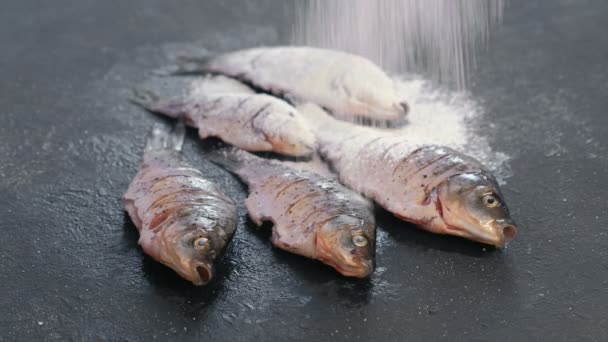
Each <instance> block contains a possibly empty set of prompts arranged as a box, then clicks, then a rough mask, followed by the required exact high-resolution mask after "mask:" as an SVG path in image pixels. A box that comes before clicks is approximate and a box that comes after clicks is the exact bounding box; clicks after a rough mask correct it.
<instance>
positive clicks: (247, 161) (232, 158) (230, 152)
mask: <svg viewBox="0 0 608 342" xmlns="http://www.w3.org/2000/svg"><path fill="white" fill-rule="evenodd" d="M205 156H206V157H207V158H208V159H209V160H210V161H211V162H212V163H214V164H217V165H219V166H221V167H223V168H225V169H226V170H228V171H230V172H232V173H235V174H237V175H239V176H243V177H245V178H249V177H248V176H249V175H248V173H249V172H250V171H252V170H260V169H263V168H264V166H265V165H267V161H266V160H265V159H263V158H260V157H258V156H255V155H253V154H251V153H249V152H247V151H244V150H242V149H240V148H237V147H232V146H224V147H219V148H215V149H213V150H212V151H210V152H208V153H207V154H205ZM246 170H249V171H246Z"/></svg>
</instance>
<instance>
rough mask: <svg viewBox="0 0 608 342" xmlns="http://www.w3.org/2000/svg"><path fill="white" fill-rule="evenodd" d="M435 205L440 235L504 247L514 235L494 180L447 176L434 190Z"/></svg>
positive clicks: (468, 175) (479, 176)
mask: <svg viewBox="0 0 608 342" xmlns="http://www.w3.org/2000/svg"><path fill="white" fill-rule="evenodd" d="M436 191H437V193H436V200H435V204H436V206H437V210H438V212H439V215H440V216H441V218H442V220H443V223H444V226H443V233H446V234H450V235H457V236H461V237H464V238H467V239H470V240H474V241H478V242H482V243H486V244H490V245H495V246H497V247H504V246H505V245H506V244H507V243H509V242H511V240H513V238H514V237H515V235H516V234H517V228H516V226H515V224H514V222H513V220H512V219H511V216H510V214H509V208H507V205H506V204H505V202H504V198H503V196H502V194H501V192H500V189H499V187H498V184H497V182H496V180H495V179H494V177H492V176H491V175H489V174H487V173H485V172H479V173H462V174H457V175H453V176H451V177H449V178H448V179H447V180H446V181H444V182H443V183H442V184H441V185H440V186H439V187H438V188H437V190H436Z"/></svg>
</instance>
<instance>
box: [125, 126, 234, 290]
mask: <svg viewBox="0 0 608 342" xmlns="http://www.w3.org/2000/svg"><path fill="white" fill-rule="evenodd" d="M184 134H185V127H184V125H183V124H182V123H181V122H180V123H178V125H177V126H176V127H175V130H174V131H173V132H170V131H169V130H168V129H166V128H163V127H162V126H156V127H155V128H154V130H153V133H152V136H151V137H150V138H149V140H148V143H147V146H146V152H145V154H144V160H143V163H142V166H141V168H140V170H139V172H138V173H137V175H136V176H135V178H134V179H133V181H132V182H131V184H130V185H129V189H128V190H127V192H126V194H125V195H124V197H123V201H124V205H125V209H126V210H127V212H128V213H129V216H130V217H131V220H132V221H133V223H134V224H135V226H136V227H137V229H138V230H139V234H140V238H139V244H140V245H141V247H142V249H143V250H144V252H145V253H146V254H148V255H149V256H151V257H152V258H154V259H155V260H156V261H159V262H161V263H163V264H165V265H166V266H168V267H170V268H172V269H173V270H174V271H175V272H177V273H178V274H179V275H180V276H182V277H183V278H185V279H187V280H189V281H191V282H192V283H193V284H194V285H205V284H207V283H208V282H209V281H210V280H211V278H213V274H214V265H215V264H216V262H217V261H218V260H219V259H220V257H221V256H222V254H223V253H224V251H225V250H226V247H227V246H228V244H229V242H230V240H231V239H232V236H233V235H234V231H235V229H236V225H237V219H238V218H237V210H236V206H235V204H234V202H233V201H232V199H230V197H228V196H227V195H226V194H225V193H224V192H223V191H222V190H221V189H220V187H219V186H218V185H217V184H215V183H213V182H211V181H209V180H208V179H206V178H205V177H204V176H203V174H201V172H200V171H198V170H196V169H194V168H192V167H191V166H190V165H188V164H187V163H186V162H185V161H183V160H182V158H181V157H180V154H179V151H180V149H181V146H182V142H183V139H184Z"/></svg>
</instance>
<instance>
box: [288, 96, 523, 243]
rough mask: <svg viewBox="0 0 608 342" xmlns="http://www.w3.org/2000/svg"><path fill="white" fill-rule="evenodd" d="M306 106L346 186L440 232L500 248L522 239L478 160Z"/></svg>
mask: <svg viewBox="0 0 608 342" xmlns="http://www.w3.org/2000/svg"><path fill="white" fill-rule="evenodd" d="M299 109H300V111H301V112H303V113H304V115H308V116H309V117H310V118H311V121H315V122H317V141H318V146H319V147H318V150H319V153H320V154H321V155H322V156H323V157H324V158H325V159H326V160H328V161H329V162H330V163H331V165H332V167H333V169H334V170H335V171H336V172H337V173H338V175H339V179H340V181H341V182H342V183H344V184H345V185H347V186H348V187H350V188H351V189H353V190H355V191H358V192H360V193H362V194H364V195H365V196H367V197H368V198H371V199H373V200H374V201H375V202H376V203H377V204H379V205H380V206H382V207H383V208H385V209H386V210H388V211H389V212H391V213H393V214H394V215H396V216H397V217H399V218H401V219H403V220H406V221H409V222H413V223H416V224H418V225H420V226H422V227H423V228H424V229H426V230H429V231H431V232H434V233H440V234H450V235H456V236H461V237H464V238H467V239H471V240H474V241H479V242H482V243H487V244H492V245H496V246H499V247H502V246H504V245H505V244H506V243H508V242H509V241H511V240H512V239H513V237H514V236H515V234H516V228H515V225H514V223H513V221H512V219H511V217H510V214H509V210H508V208H507V206H506V204H505V203H504V199H503V196H502V194H501V192H500V188H499V186H498V184H497V182H496V180H495V179H494V177H493V176H492V174H491V172H490V171H488V170H487V169H486V168H485V167H484V166H483V165H482V164H481V163H479V162H478V161H477V160H475V159H474V158H471V157H469V156H466V155H464V154H462V153H460V152H457V151H455V150H453V149H451V148H448V147H444V146H437V145H421V144H417V143H415V142H410V141H408V140H407V137H403V136H400V135H396V134H392V133H390V132H380V131H377V130H372V129H368V128H364V127H354V126H352V125H348V124H346V123H341V122H338V121H335V120H333V119H332V118H330V117H328V116H327V115H325V114H324V113H323V111H322V110H321V109H320V108H318V107H317V106H314V105H306V106H302V107H299Z"/></svg>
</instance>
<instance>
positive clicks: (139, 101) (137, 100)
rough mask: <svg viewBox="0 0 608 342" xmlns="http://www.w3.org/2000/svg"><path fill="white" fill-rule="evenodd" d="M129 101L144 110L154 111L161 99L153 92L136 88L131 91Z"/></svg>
mask: <svg viewBox="0 0 608 342" xmlns="http://www.w3.org/2000/svg"><path fill="white" fill-rule="evenodd" d="M129 101H131V102H132V103H134V104H136V105H138V106H140V107H142V108H145V109H148V110H151V111H153V108H154V107H155V105H156V104H157V103H158V101H160V97H159V96H158V94H156V93H154V92H153V91H151V90H147V89H143V88H135V89H133V90H132V91H131V96H130V97H129Z"/></svg>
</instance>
